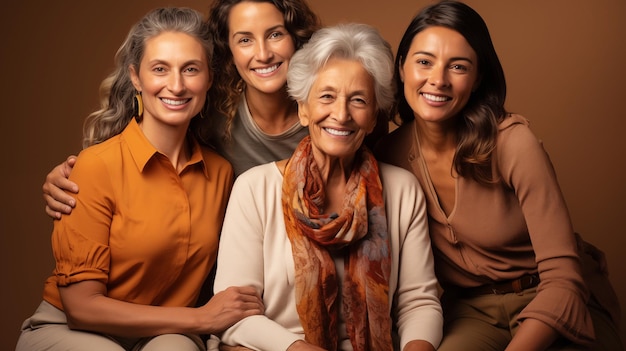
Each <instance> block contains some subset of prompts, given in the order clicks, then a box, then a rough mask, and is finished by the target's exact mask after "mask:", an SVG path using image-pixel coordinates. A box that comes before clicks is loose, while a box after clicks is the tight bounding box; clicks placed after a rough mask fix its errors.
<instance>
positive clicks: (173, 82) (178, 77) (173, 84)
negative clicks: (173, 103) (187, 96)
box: [167, 72, 185, 95]
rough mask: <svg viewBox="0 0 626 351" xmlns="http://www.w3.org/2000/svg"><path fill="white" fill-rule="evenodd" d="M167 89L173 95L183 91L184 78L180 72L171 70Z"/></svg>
mask: <svg viewBox="0 0 626 351" xmlns="http://www.w3.org/2000/svg"><path fill="white" fill-rule="evenodd" d="M167 89H168V90H169V91H171V92H172V94H175V95H180V94H181V93H183V92H184V91H185V80H184V78H183V75H182V74H181V73H180V72H173V73H172V74H171V75H170V78H169V81H168V84H167Z"/></svg>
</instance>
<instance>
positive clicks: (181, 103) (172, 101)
mask: <svg viewBox="0 0 626 351" xmlns="http://www.w3.org/2000/svg"><path fill="white" fill-rule="evenodd" d="M159 100H161V102H163V104H164V105H166V106H167V107H168V108H172V109H180V108H184V107H185V106H187V105H188V104H189V102H190V101H191V98H166V97H160V98H159Z"/></svg>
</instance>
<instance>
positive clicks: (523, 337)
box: [505, 318, 559, 351]
mask: <svg viewBox="0 0 626 351" xmlns="http://www.w3.org/2000/svg"><path fill="white" fill-rule="evenodd" d="M558 336H559V334H558V333H557V331H556V330H554V329H553V328H551V327H550V326H549V325H547V324H545V323H543V322H541V321H538V320H536V319H530V318H528V319H526V320H524V321H523V322H522V324H521V325H520V327H519V330H518V331H517V333H516V334H515V336H514V337H513V339H512V340H511V342H510V343H509V345H508V346H507V347H506V349H505V351H517V350H520V351H522V350H523V351H540V350H546V349H547V348H548V347H549V346H550V345H552V343H553V342H554V340H556V339H557V337H558Z"/></svg>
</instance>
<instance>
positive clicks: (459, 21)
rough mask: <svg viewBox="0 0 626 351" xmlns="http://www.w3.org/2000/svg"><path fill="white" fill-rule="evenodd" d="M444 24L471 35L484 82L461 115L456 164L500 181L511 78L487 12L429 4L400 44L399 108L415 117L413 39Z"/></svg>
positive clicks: (469, 173)
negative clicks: (407, 70) (409, 96)
mask: <svg viewBox="0 0 626 351" xmlns="http://www.w3.org/2000/svg"><path fill="white" fill-rule="evenodd" d="M433 26H442V27H447V28H450V29H452V30H454V31H456V32H458V33H460V34H461V35H463V37H465V40H467V42H468V43H469V45H470V46H471V47H472V49H474V51H475V52H476V56H477V57H478V74H479V81H480V84H479V86H478V88H477V89H476V90H475V91H474V92H473V93H472V95H471V97H470V99H469V101H468V102H467V105H465V107H464V108H463V109H462V110H461V112H460V116H459V117H460V118H457V126H456V127H457V133H458V140H457V145H458V146H457V149H456V153H455V156H454V161H453V167H454V168H455V170H456V172H457V173H458V174H459V175H460V176H466V177H470V178H472V179H474V180H476V181H478V182H480V183H482V184H490V183H493V182H494V181H495V179H494V174H493V172H492V157H493V153H494V150H495V147H496V138H497V135H498V124H499V123H500V122H501V121H502V120H503V119H504V118H505V117H506V115H507V111H506V109H505V108H504V102H505V100H506V81H505V78H504V71H503V69H502V65H501V64H500V60H499V59H498V55H497V54H496V50H495V48H494V46H493V43H492V41H491V36H490V35H489V30H488V28H487V25H486V24H485V22H484V20H483V19H482V17H481V16H480V15H479V14H478V13H477V12H476V11H474V10H473V9H472V8H471V7H469V6H467V5H465V4H463V3H461V2H458V1H450V0H446V1H442V2H439V3H436V4H433V5H430V6H428V7H426V8H424V9H423V10H422V11H421V12H420V13H418V14H417V15H416V17H415V18H414V19H413V20H412V21H411V23H410V24H409V26H408V28H407V30H406V32H405V33H404V36H403V37H402V39H401V41H400V45H399V47H398V51H397V56H396V64H395V77H396V84H397V89H396V101H397V112H398V115H399V117H400V120H401V122H402V123H405V122H409V121H412V120H414V119H415V115H414V113H413V110H411V107H410V106H409V104H408V102H407V101H406V97H405V96H404V87H403V83H402V81H401V80H400V78H399V77H400V67H401V66H402V65H403V64H404V62H405V60H406V57H407V55H408V51H409V48H410V46H411V42H412V41H413V38H414V37H415V36H416V35H417V34H418V33H420V32H421V31H423V30H424V29H426V28H429V27H433ZM392 116H393V115H392Z"/></svg>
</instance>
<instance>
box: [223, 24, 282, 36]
mask: <svg viewBox="0 0 626 351" xmlns="http://www.w3.org/2000/svg"><path fill="white" fill-rule="evenodd" d="M277 29H284V30H287V28H286V27H285V25H284V24H277V25H275V26H273V27H269V28H268V29H267V30H266V31H265V34H267V33H270V32H273V31H275V30H277ZM250 34H252V32H249V31H239V32H234V33H233V35H232V36H233V37H235V36H236V35H250Z"/></svg>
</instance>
